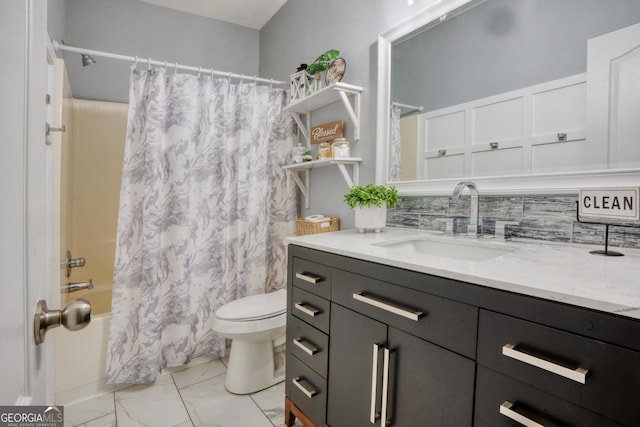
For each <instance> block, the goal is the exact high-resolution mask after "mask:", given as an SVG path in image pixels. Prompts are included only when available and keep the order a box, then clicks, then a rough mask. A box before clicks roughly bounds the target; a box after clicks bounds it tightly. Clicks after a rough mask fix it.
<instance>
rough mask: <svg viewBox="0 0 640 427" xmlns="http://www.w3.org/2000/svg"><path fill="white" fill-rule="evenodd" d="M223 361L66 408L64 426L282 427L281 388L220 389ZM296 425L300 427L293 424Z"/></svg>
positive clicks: (282, 397) (282, 391) (172, 374)
mask: <svg viewBox="0 0 640 427" xmlns="http://www.w3.org/2000/svg"><path fill="white" fill-rule="evenodd" d="M226 371H227V367H226V365H225V363H224V360H223V359H216V360H213V361H208V362H205V363H202V364H199V365H195V366H190V367H187V368H184V369H182V370H176V371H173V372H170V373H166V374H164V375H162V376H161V377H160V378H159V379H158V380H157V381H156V382H155V383H153V384H152V385H134V386H130V387H127V388H123V389H120V390H117V391H115V392H113V393H109V394H105V395H102V396H99V397H96V398H92V399H89V400H85V401H82V402H79V403H76V404H73V405H66V406H65V407H64V415H65V427H71V426H84V427H89V426H91V427H111V426H118V427H128V426H152V427H163V426H176V427H187V426H193V427H199V426H212V427H273V426H276V427H281V426H284V425H285V424H284V383H279V384H276V385H275V386H273V387H271V388H268V389H266V390H262V391H259V392H257V393H253V394H250V395H246V396H239V395H234V394H231V393H229V392H228V391H226V390H225V388H224V379H225V374H226ZM296 425H301V424H300V423H299V422H298V420H296Z"/></svg>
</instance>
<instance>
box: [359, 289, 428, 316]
mask: <svg viewBox="0 0 640 427" xmlns="http://www.w3.org/2000/svg"><path fill="white" fill-rule="evenodd" d="M353 299H355V300H357V301H360V302H363V303H365V304H369V305H372V306H374V307H377V308H379V309H381V310H384V311H388V312H390V313H393V314H397V315H399V316H402V317H406V318H407V319H411V320H413V321H416V322H417V321H418V320H419V319H420V318H421V317H422V316H423V314H424V313H422V312H421V311H412V310H408V309H406V308H402V307H398V306H396V305H393V304H389V303H388V302H385V301H382V300H379V299H376V298H372V297H368V296H364V295H363V294H362V292H354V293H353Z"/></svg>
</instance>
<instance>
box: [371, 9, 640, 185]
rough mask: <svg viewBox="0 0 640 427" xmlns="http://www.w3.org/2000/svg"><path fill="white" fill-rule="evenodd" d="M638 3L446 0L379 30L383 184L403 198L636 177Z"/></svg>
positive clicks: (639, 160) (639, 147) (634, 180)
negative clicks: (462, 185)
mask: <svg viewBox="0 0 640 427" xmlns="http://www.w3.org/2000/svg"><path fill="white" fill-rule="evenodd" d="M639 22H640V2H638V1H637V0H619V1H615V2H602V1H601V0H562V1H557V0H444V1H440V2H436V3H435V4H434V5H432V6H430V7H428V8H426V9H424V10H422V11H420V12H418V13H417V14H415V15H414V16H412V17H410V18H409V19H407V20H405V21H403V22H401V23H400V24H398V25H397V26H395V27H393V28H391V29H389V30H387V31H385V32H384V33H382V34H381V35H380V37H379V39H378V55H379V56H378V61H379V63H378V112H377V114H378V129H377V138H378V142H377V151H376V156H377V158H376V181H377V182H378V183H393V184H394V185H396V186H397V187H398V189H399V191H400V192H401V194H426V193H429V194H434V193H449V192H450V191H451V190H452V189H453V187H454V186H455V183H456V182H458V181H460V180H461V179H463V178H464V179H473V180H474V181H475V182H476V183H477V184H478V186H479V187H480V188H481V189H482V191H483V193H487V192H488V193H492V192H493V193H501V194H509V193H523V192H529V193H531V192H537V193H554V192H555V193H557V192H575V190H576V189H578V188H582V187H593V186H633V185H635V186H637V185H638V182H639V180H640V120H639V118H640V24H639Z"/></svg>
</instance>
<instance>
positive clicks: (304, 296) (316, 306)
mask: <svg viewBox="0 0 640 427" xmlns="http://www.w3.org/2000/svg"><path fill="white" fill-rule="evenodd" d="M291 294H292V295H291V313H292V314H293V315H294V316H296V317H297V318H298V319H302V320H304V321H305V322H307V323H308V324H310V325H312V326H315V327H316V328H318V329H320V330H321V331H322V332H324V333H329V313H330V303H329V301H328V300H326V299H324V298H320V297H319V296H317V295H314V294H312V293H309V292H306V291H303V290H302V289H298V288H296V287H295V286H294V287H293V288H292V291H291Z"/></svg>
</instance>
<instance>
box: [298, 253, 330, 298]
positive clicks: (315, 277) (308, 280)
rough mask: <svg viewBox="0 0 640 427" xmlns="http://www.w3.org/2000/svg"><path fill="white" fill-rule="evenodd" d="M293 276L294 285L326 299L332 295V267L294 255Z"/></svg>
mask: <svg viewBox="0 0 640 427" xmlns="http://www.w3.org/2000/svg"><path fill="white" fill-rule="evenodd" d="M292 276H293V285H294V286H297V287H299V288H301V289H304V290H305V291H309V292H311V293H312V294H315V295H318V296H321V297H323V298H326V299H329V297H330V296H331V268H330V267H327V266H326V265H322V264H318V263H317V262H312V261H307V260H306V259H302V258H296V257H294V258H293V270H292Z"/></svg>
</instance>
